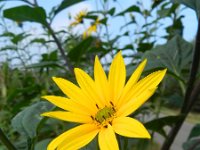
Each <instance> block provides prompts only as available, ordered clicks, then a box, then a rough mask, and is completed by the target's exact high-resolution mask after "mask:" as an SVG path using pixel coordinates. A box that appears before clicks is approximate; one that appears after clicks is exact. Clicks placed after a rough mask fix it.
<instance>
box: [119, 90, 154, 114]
mask: <svg viewBox="0 0 200 150" xmlns="http://www.w3.org/2000/svg"><path fill="white" fill-rule="evenodd" d="M156 89H157V88H154V89H148V90H145V91H144V92H143V93H142V94H140V95H139V96H137V97H134V98H133V99H131V100H130V101H129V102H127V103H126V104H124V105H123V106H122V107H120V108H119V110H118V111H117V116H121V117H122V116H128V115H130V114H131V113H133V112H134V111H135V110H136V109H138V108H139V107H140V106H141V105H142V104H144V103H145V102H146V101H147V100H148V99H149V98H150V97H151V96H152V95H153V93H154V92H155V90H156Z"/></svg>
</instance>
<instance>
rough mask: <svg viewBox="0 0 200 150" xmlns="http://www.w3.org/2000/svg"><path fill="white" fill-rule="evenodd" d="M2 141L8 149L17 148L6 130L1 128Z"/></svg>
mask: <svg viewBox="0 0 200 150" xmlns="http://www.w3.org/2000/svg"><path fill="white" fill-rule="evenodd" d="M0 141H2V143H3V144H4V145H5V146H6V147H7V148H8V150H17V149H16V148H15V146H14V145H13V144H12V143H11V142H10V141H9V139H8V138H7V137H6V135H5V134H4V132H3V131H2V130H1V128H0Z"/></svg>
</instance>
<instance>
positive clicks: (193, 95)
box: [161, 18, 200, 150]
mask: <svg viewBox="0 0 200 150" xmlns="http://www.w3.org/2000/svg"><path fill="white" fill-rule="evenodd" d="M199 62H200V18H199V20H198V31H197V36H196V43H195V50H194V55H193V61H192V66H191V71H190V77H189V82H188V86H187V89H186V93H185V97H184V102H183V105H182V108H181V111H180V114H179V115H182V116H183V118H182V119H181V120H180V121H178V122H177V123H176V124H175V126H174V127H173V128H172V129H171V131H170V133H169V135H168V138H167V139H166V141H165V142H164V144H163V146H162V148H161V150H169V148H170V146H171V145H172V143H173V141H174V139H175V137H176V135H177V134H178V132H179V130H180V128H181V126H182V124H183V123H184V121H185V119H186V117H187V115H188V113H189V112H190V111H191V109H192V107H193V105H194V104H195V102H196V100H197V96H198V95H199V90H200V82H198V83H197V85H196V86H194V83H195V80H196V74H197V71H198V67H199Z"/></svg>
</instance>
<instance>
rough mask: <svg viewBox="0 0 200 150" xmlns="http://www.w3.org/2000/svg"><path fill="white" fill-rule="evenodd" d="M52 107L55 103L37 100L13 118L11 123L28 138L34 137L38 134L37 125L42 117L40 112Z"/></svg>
mask: <svg viewBox="0 0 200 150" xmlns="http://www.w3.org/2000/svg"><path fill="white" fill-rule="evenodd" d="M52 108H53V105H52V104H50V103H48V102H43V101H42V102H37V103H35V104H33V105H31V106H29V107H26V108H25V109H24V110H22V111H21V112H19V113H18V114H17V115H16V116H15V117H14V118H13V119H12V122H11V124H12V126H13V128H14V129H16V130H17V131H18V132H19V133H20V134H22V135H24V136H26V137H27V138H33V137H35V136H36V134H37V133H36V130H37V126H38V124H39V122H40V121H41V119H42V117H41V116H40V114H41V113H43V112H46V111H49V110H51V109H52Z"/></svg>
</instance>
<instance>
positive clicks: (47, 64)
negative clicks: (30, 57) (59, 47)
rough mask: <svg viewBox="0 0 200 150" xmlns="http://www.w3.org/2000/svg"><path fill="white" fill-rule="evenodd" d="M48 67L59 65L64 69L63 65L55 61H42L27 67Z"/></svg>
mask: <svg viewBox="0 0 200 150" xmlns="http://www.w3.org/2000/svg"><path fill="white" fill-rule="evenodd" d="M46 67H51V68H53V67H58V68H61V69H64V67H63V66H61V65H59V63H58V62H55V61H42V62H39V63H35V64H31V65H28V66H27V67H26V68H27V69H28V68H46Z"/></svg>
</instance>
